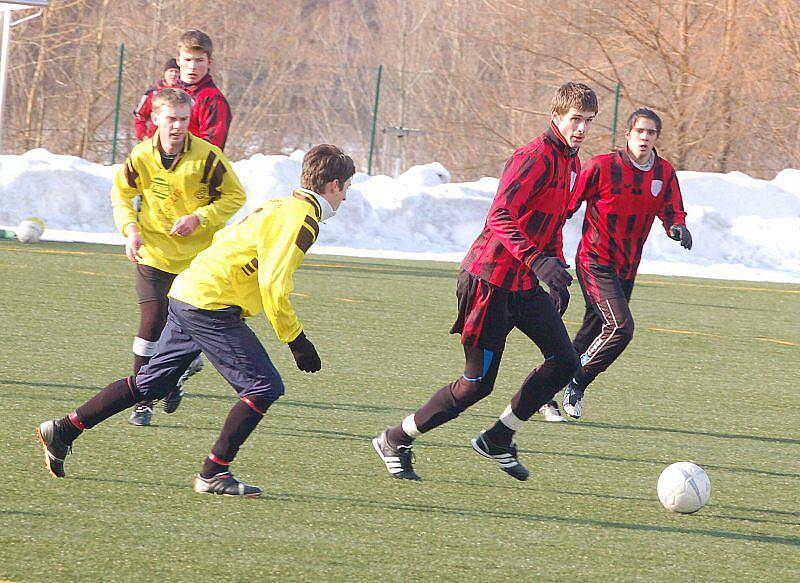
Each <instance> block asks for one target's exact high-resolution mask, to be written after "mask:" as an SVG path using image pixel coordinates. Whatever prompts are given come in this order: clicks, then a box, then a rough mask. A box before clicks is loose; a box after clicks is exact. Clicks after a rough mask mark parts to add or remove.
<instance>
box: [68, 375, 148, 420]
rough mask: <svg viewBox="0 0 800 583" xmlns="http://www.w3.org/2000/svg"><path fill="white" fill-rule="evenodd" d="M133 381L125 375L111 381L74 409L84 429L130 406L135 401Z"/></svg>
mask: <svg viewBox="0 0 800 583" xmlns="http://www.w3.org/2000/svg"><path fill="white" fill-rule="evenodd" d="M133 382H134V381H133V379H132V378H131V377H127V378H124V379H120V380H118V381H116V382H113V383H111V384H110V385H108V386H107V387H106V388H105V389H103V390H102V391H100V392H99V393H97V394H96V395H95V396H94V397H92V398H91V399H89V400H88V401H86V402H85V403H84V404H83V405H81V406H80V407H78V408H77V409H75V416H76V418H77V419H78V420H79V421H80V422H81V423H82V424H83V426H84V427H85V428H86V429H91V428H92V427H94V426H95V425H97V424H98V423H100V422H101V421H105V420H106V419H108V418H109V417H111V416H112V415H116V414H117V413H119V412H120V411H124V410H125V409H127V408H128V407H131V406H132V405H133V404H134V403H136V401H137V394H136V391H135V390H134V388H133Z"/></svg>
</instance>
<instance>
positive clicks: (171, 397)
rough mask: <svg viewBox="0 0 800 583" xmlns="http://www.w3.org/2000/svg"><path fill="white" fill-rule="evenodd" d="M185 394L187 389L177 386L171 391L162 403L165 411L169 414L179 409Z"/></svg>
mask: <svg viewBox="0 0 800 583" xmlns="http://www.w3.org/2000/svg"><path fill="white" fill-rule="evenodd" d="M184 394H185V391H184V390H183V389H182V388H180V387H176V388H175V389H173V390H172V391H170V393H169V394H168V395H167V396H166V397H164V400H163V401H162V403H161V406H162V407H163V408H164V413H166V414H168V415H169V414H170V413H174V412H175V411H177V410H178V407H179V406H180V404H181V400H182V399H183V395H184Z"/></svg>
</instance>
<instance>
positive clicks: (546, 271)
mask: <svg viewBox="0 0 800 583" xmlns="http://www.w3.org/2000/svg"><path fill="white" fill-rule="evenodd" d="M551 170H552V168H551V163H550V161H549V160H548V159H547V157H545V156H541V155H540V154H539V153H538V152H535V153H525V152H522V153H516V154H514V156H512V157H511V159H510V160H509V161H508V163H507V164H506V167H505V170H503V175H502V176H501V178H500V185H499V186H498V188H497V194H496V195H495V197H494V201H492V206H491V208H490V209H489V215H488V217H487V218H486V224H487V226H488V227H489V229H490V230H491V231H492V234H494V235H495V236H496V237H497V238H498V240H499V241H500V243H501V244H502V245H503V247H505V248H506V250H507V251H508V252H509V253H511V255H513V256H514V257H515V258H517V259H518V260H519V261H521V262H522V263H523V264H525V265H527V266H528V268H529V269H531V270H532V271H533V273H534V274H535V275H536V277H537V278H539V279H540V280H541V281H543V282H544V283H546V284H547V286H548V287H549V288H551V289H553V288H563V287H566V286H568V285H569V284H570V283H571V282H572V276H571V275H570V274H569V273H567V271H566V269H565V268H566V263H565V262H564V261H563V259H562V258H560V257H553V256H549V255H546V254H545V253H543V249H540V248H538V247H537V246H536V244H535V243H534V242H533V241H531V239H530V238H529V237H528V236H527V235H526V234H525V232H524V231H523V230H522V228H521V226H520V223H519V215H520V208H521V207H522V204H523V203H524V202H525V201H528V200H530V199H532V198H535V197H536V196H537V195H538V194H539V193H540V192H541V191H542V190H543V189H544V187H545V186H546V184H547V176H548V175H549V173H550V171H551Z"/></svg>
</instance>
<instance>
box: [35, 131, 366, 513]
mask: <svg viewBox="0 0 800 583" xmlns="http://www.w3.org/2000/svg"><path fill="white" fill-rule="evenodd" d="M354 173H355V166H354V164H353V160H352V159H351V158H350V157H349V156H347V155H345V154H344V153H343V152H342V151H341V150H340V149H339V148H337V147H336V146H331V145H327V144H323V145H320V146H316V147H314V148H312V149H311V150H310V151H309V152H308V154H306V156H305V158H303V170H302V177H301V186H302V188H300V189H298V190H295V191H294V193H292V195H291V196H289V197H287V198H282V199H278V200H271V201H269V202H267V203H266V204H265V205H264V206H263V207H261V208H259V209H256V210H255V211H253V212H252V213H250V215H249V216H248V217H247V218H245V219H244V220H243V221H241V222H240V223H238V224H236V225H231V226H229V227H226V228H225V229H223V230H222V231H220V232H219V233H217V235H216V237H214V242H213V243H212V244H211V246H210V247H209V248H208V249H206V250H205V251H203V252H202V253H200V254H199V255H198V256H197V257H196V258H195V259H194V261H192V264H191V265H190V266H189V268H188V269H186V271H184V272H183V273H181V274H180V275H179V276H178V277H177V278H176V279H175V282H174V284H173V286H172V290H171V291H170V294H169V295H170V299H169V316H168V318H167V324H166V326H165V327H164V331H163V333H162V334H161V338H159V340H158V346H157V348H156V353H155V354H154V355H153V358H152V359H151V360H150V362H149V363H147V364H146V365H145V366H143V367H142V369H141V370H140V371H139V374H138V375H136V376H135V377H127V378H124V379H121V380H118V381H116V382H113V383H111V384H110V385H108V386H107V387H106V388H105V389H103V390H102V391H100V392H99V393H97V394H96V395H95V396H94V397H92V398H91V399H89V400H88V401H86V403H84V404H83V405H81V406H80V407H78V408H77V409H76V410H75V411H73V412H72V413H70V414H68V415H66V416H65V417H63V418H61V419H58V420H55V421H45V422H44V423H42V424H41V425H40V426H39V428H38V434H39V440H40V442H41V443H42V446H43V448H44V456H45V464H46V465H47V468H48V469H49V470H50V473H51V474H52V475H54V476H56V477H63V476H64V457H65V456H66V455H67V453H68V452H69V450H70V448H71V445H72V442H73V441H74V440H75V438H77V437H78V436H79V435H80V434H81V433H82V432H83V430H84V429H89V428H91V427H94V426H95V425H97V424H98V423H100V422H102V421H104V420H105V419H108V418H109V417H111V416H112V415H114V414H116V413H119V412H120V411H123V410H125V409H127V408H128V407H131V406H132V405H133V404H134V403H136V402H137V401H140V400H142V399H158V398H160V397H162V396H163V395H164V394H165V393H166V392H167V391H169V390H170V388H171V387H172V386H174V383H175V381H176V380H177V379H178V377H179V376H180V375H181V374H182V373H183V372H184V371H185V370H186V368H187V367H188V366H189V363H190V362H191V361H192V360H193V359H194V358H195V357H196V356H197V355H198V354H200V352H201V351H202V352H203V353H204V354H205V355H206V358H208V360H209V362H211V364H213V365H214V367H215V368H216V369H217V370H218V371H219V373H220V374H221V375H222V376H223V377H225V379H226V380H227V381H228V383H230V385H231V386H232V387H233V388H234V389H235V390H236V392H237V393H238V394H239V397H240V399H239V401H237V402H236V404H235V405H234V406H233V408H232V409H231V411H230V413H228V417H227V419H226V420H225V424H224V425H223V427H222V432H221V433H220V436H219V439H217V442H216V443H215V444H214V447H212V448H211V453H209V454H208V456H207V457H206V459H205V461H204V462H203V468H202V471H201V472H200V473H199V474H198V475H197V476H196V477H195V480H194V490H195V492H199V493H210V494H226V495H229V496H247V497H254V496H258V495H260V494H261V492H262V490H261V488H258V487H256V486H250V485H248V484H245V483H243V482H240V481H239V480H237V479H236V478H234V477H233V475H232V474H231V472H230V468H229V466H230V464H231V462H232V461H233V459H234V457H235V456H236V453H237V452H238V451H239V447H240V446H241V445H242V443H244V441H245V440H246V439H247V437H248V436H249V435H250V433H251V432H252V431H253V429H255V427H256V425H258V422H259V421H261V418H262V417H263V416H264V413H266V411H267V409H268V408H269V406H270V405H271V404H272V403H274V402H275V400H277V399H278V397H280V396H281V395H282V394H283V392H284V387H283V381H281V377H280V375H279V374H278V371H277V370H276V369H275V367H274V366H273V364H272V362H271V361H270V358H269V356H268V355H267V352H266V350H264V347H263V346H262V345H261V343H260V342H259V341H258V338H257V337H256V335H255V334H254V333H253V331H252V330H250V328H248V327H247V325H246V324H245V323H244V320H243V319H242V318H243V317H244V316H253V315H255V314H257V313H258V312H260V311H261V310H262V309H263V310H264V311H265V312H266V315H267V318H268V319H269V321H270V322H271V323H272V326H273V328H274V329H275V333H276V334H277V336H278V338H279V339H280V340H281V341H282V342H285V343H287V344H288V345H289V348H290V349H291V351H292V355H293V356H294V359H295V362H296V363H297V366H298V368H299V369H300V370H302V371H305V372H312V373H313V372H317V371H318V370H320V368H321V367H322V363H321V361H320V358H319V355H318V354H317V351H316V349H315V348H314V345H313V344H312V343H311V341H310V340H308V338H306V335H305V333H304V332H303V326H302V324H301V323H300V321H299V320H298V318H297V314H295V312H294V309H293V308H292V304H291V302H290V301H289V293H290V292H291V291H292V289H293V278H294V272H295V271H296V270H297V268H298V267H299V266H300V263H301V262H302V261H303V258H304V257H305V254H306V251H308V248H309V247H310V246H311V245H312V244H313V243H314V241H315V240H316V239H317V235H318V234H319V223H320V221H324V220H325V219H328V218H330V217H332V216H333V215H334V213H335V212H336V210H337V209H338V208H339V205H340V204H341V203H342V201H343V200H344V199H345V195H346V194H347V189H348V187H349V186H350V180H351V178H352V176H353V174H354Z"/></svg>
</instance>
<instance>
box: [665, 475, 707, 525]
mask: <svg viewBox="0 0 800 583" xmlns="http://www.w3.org/2000/svg"><path fill="white" fill-rule="evenodd" d="M709 498H711V480H709V479H708V474H706V472H705V470H704V469H703V468H701V467H700V466H698V465H697V464H693V463H692V462H677V463H674V464H672V465H670V466H667V467H666V468H665V469H664V471H663V472H661V476H659V478H658V499H659V500H661V504H662V505H663V506H664V508H666V509H667V510H672V511H673V512H680V513H681V514H692V513H693V512H697V511H698V510H700V509H701V508H702V507H703V506H705V505H706V503H707V502H708V500H709Z"/></svg>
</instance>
